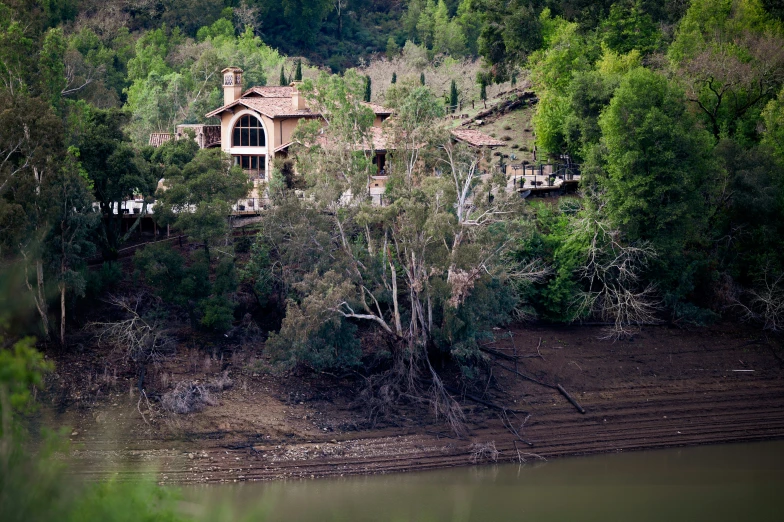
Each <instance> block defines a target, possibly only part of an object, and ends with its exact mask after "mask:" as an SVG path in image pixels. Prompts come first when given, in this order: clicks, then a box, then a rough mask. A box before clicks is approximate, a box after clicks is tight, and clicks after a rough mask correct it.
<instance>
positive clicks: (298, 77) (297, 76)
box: [294, 60, 302, 82]
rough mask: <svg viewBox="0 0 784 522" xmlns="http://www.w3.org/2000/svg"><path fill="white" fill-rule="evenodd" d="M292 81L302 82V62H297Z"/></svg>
mask: <svg viewBox="0 0 784 522" xmlns="http://www.w3.org/2000/svg"><path fill="white" fill-rule="evenodd" d="M294 81H295V82H301V81H302V60H297V69H296V70H295V71H294Z"/></svg>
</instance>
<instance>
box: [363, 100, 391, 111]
mask: <svg viewBox="0 0 784 522" xmlns="http://www.w3.org/2000/svg"><path fill="white" fill-rule="evenodd" d="M362 105H364V106H366V107H370V108H371V109H373V112H374V113H375V114H392V112H393V111H392V109H388V108H386V107H384V106H383V105H379V104H377V103H370V102H362Z"/></svg>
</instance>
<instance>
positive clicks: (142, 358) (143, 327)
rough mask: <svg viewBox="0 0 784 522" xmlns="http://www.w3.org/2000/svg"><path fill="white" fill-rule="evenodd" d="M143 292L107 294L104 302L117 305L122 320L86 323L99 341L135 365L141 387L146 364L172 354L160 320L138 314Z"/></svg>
mask: <svg viewBox="0 0 784 522" xmlns="http://www.w3.org/2000/svg"><path fill="white" fill-rule="evenodd" d="M144 297H145V296H144V294H138V295H136V296H135V297H118V296H110V297H109V299H108V300H107V302H108V303H109V304H111V305H113V306H114V307H116V308H118V309H119V310H120V311H121V312H122V313H123V315H124V316H125V318H124V319H121V320H119V321H110V322H93V323H90V324H89V325H88V327H89V328H90V329H92V330H93V331H94V332H95V336H96V339H97V341H98V343H99V344H103V345H109V346H111V347H112V348H113V349H115V350H118V351H120V352H121V353H122V357H123V358H124V359H125V360H126V361H132V362H134V363H135V364H136V365H137V366H138V367H139V382H138V388H139V390H140V391H141V390H142V389H143V388H144V378H145V375H146V371H147V365H148V364H150V363H153V362H156V361H159V360H161V359H162V358H163V357H165V356H166V355H168V354H170V353H172V351H173V349H174V345H173V342H172V338H171V337H170V336H169V335H168V333H167V332H166V330H165V329H164V327H163V325H162V323H161V320H160V319H157V318H156V319H150V318H147V317H145V316H143V315H142V313H141V308H142V306H143V304H144Z"/></svg>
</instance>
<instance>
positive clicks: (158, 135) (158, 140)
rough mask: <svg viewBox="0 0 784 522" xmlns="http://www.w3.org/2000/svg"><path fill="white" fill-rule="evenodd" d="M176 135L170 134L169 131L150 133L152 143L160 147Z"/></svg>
mask: <svg viewBox="0 0 784 522" xmlns="http://www.w3.org/2000/svg"><path fill="white" fill-rule="evenodd" d="M173 137H174V135H173V134H169V133H168V132H153V133H152V134H150V145H152V146H153V147H160V146H161V145H163V144H164V143H166V142H167V141H169V140H171V139H172V138H173Z"/></svg>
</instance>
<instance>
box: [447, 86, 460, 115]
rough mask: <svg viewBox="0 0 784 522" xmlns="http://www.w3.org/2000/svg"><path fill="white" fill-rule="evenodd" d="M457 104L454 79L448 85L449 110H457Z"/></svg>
mask: <svg viewBox="0 0 784 522" xmlns="http://www.w3.org/2000/svg"><path fill="white" fill-rule="evenodd" d="M457 105H458V99H457V85H456V84H455V81H454V80H452V84H451V85H450V86H449V112H452V113H454V112H455V111H457Z"/></svg>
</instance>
